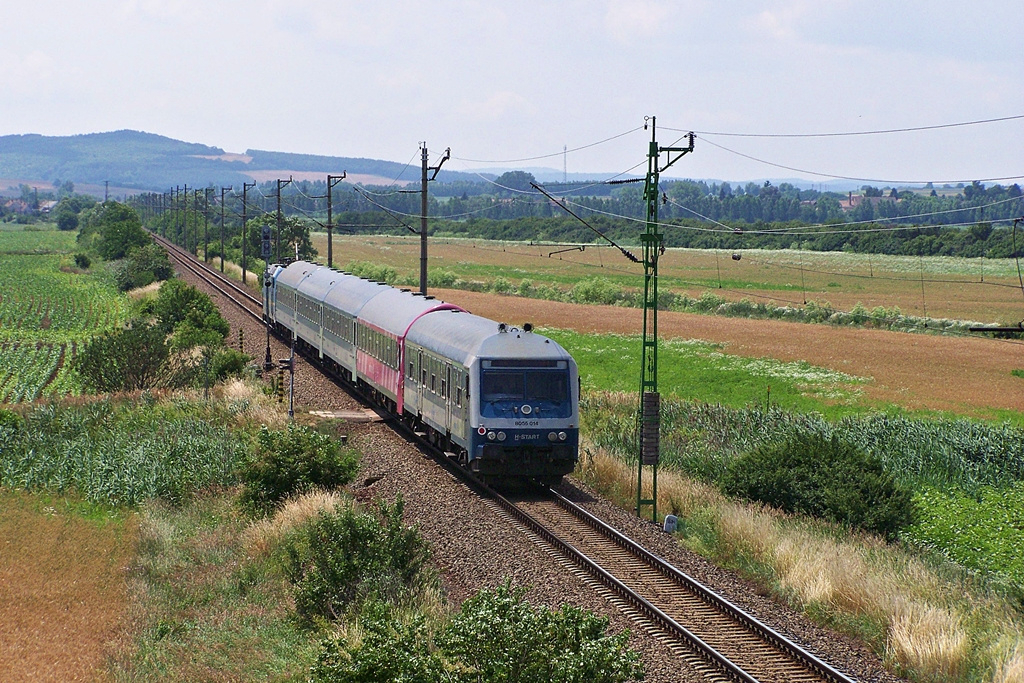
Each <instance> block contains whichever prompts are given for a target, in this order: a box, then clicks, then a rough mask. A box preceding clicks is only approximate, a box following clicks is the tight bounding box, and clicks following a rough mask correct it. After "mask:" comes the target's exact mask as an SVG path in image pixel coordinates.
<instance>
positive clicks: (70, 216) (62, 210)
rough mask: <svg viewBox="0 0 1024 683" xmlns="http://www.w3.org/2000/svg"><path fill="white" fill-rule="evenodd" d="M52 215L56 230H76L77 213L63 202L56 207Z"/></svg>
mask: <svg viewBox="0 0 1024 683" xmlns="http://www.w3.org/2000/svg"><path fill="white" fill-rule="evenodd" d="M53 215H54V219H55V220H56V221H57V229H58V230H65V231H71V230H77V229H78V213H77V212H76V211H75V210H74V209H72V208H71V207H70V206H68V205H66V204H64V203H63V202H61V203H60V204H58V205H57V210H56V211H54V212H53Z"/></svg>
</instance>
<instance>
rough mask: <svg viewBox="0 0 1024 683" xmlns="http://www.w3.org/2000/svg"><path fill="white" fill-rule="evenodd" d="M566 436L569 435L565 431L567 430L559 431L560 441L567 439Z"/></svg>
mask: <svg viewBox="0 0 1024 683" xmlns="http://www.w3.org/2000/svg"><path fill="white" fill-rule="evenodd" d="M566 436H567V435H566V433H565V432H558V440H559V441H565V439H566Z"/></svg>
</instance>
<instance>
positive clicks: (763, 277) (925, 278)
mask: <svg viewBox="0 0 1024 683" xmlns="http://www.w3.org/2000/svg"><path fill="white" fill-rule="evenodd" d="M313 245H314V246H315V247H316V248H317V250H318V251H319V253H320V257H319V258H320V260H321V261H323V262H326V254H327V236H326V234H323V233H314V234H313ZM567 248H568V247H566V246H557V245H531V244H525V243H519V242H507V243H505V242H488V241H483V240H467V239H455V238H445V237H436V238H433V239H432V240H431V242H430V263H431V270H432V271H438V272H442V271H444V272H449V273H451V274H453V275H454V276H456V277H458V278H459V279H462V280H465V281H477V282H481V283H493V282H494V281H495V280H496V279H498V278H504V279H506V280H508V281H509V282H510V283H511V284H512V286H513V288H516V287H518V286H519V285H520V284H521V283H522V281H524V280H528V281H529V282H530V283H531V284H532V285H533V286H534V287H538V286H542V285H550V286H554V287H561V288H563V289H568V288H571V286H572V285H573V284H575V283H576V282H579V281H580V280H581V279H586V278H594V277H600V278H603V279H606V280H607V281H609V282H610V283H612V284H614V285H617V286H619V287H623V288H627V289H638V288H641V287H642V286H643V284H642V283H643V280H642V278H643V269H642V267H641V266H639V265H636V264H632V263H630V262H629V261H627V260H626V259H625V258H624V257H623V256H622V255H621V254H620V253H619V252H618V251H616V250H614V249H611V248H608V247H601V246H597V245H593V246H591V245H588V246H586V248H585V249H584V250H583V251H580V250H578V249H572V250H570V251H565V249H567ZM634 251H635V252H636V253H639V252H638V251H637V250H634ZM556 252H561V253H556ZM733 253H734V252H727V251H720V250H693V249H669V250H667V251H666V252H665V254H664V256H663V257H662V258H661V260H660V262H659V274H660V280H659V282H660V284H659V287H660V288H661V289H663V290H666V291H672V292H676V293H678V294H687V295H689V296H691V297H699V296H700V295H701V294H702V293H703V292H706V291H712V292H714V293H715V294H717V295H720V296H722V297H724V298H725V299H727V300H732V301H739V300H742V299H748V300H750V301H751V302H753V303H766V304H772V305H776V306H791V307H801V306H804V305H805V304H806V303H808V302H811V301H813V302H816V303H817V304H825V303H828V304H831V306H832V307H833V308H835V309H836V310H840V311H851V310H853V308H854V307H855V306H856V305H857V304H861V305H862V306H863V307H865V308H867V309H869V310H871V309H874V308H876V307H879V306H882V307H885V308H887V309H893V308H899V309H900V311H902V312H903V313H904V314H906V315H914V316H920V317H930V318H937V319H943V318H949V319H956V320H967V321H977V322H981V323H992V322H1004V323H1016V322H1017V321H1018V320H1020V318H1021V317H1022V314H1021V303H1022V298H1021V292H1020V286H1019V283H1018V281H1017V270H1016V263H1015V262H1014V261H1013V260H1012V259H966V258H957V257H943V256H934V257H925V258H918V257H912V256H883V255H877V254H875V255H871V254H853V253H845V252H811V251H799V250H776V251H761V250H745V251H742V252H735V253H736V254H738V255H739V256H740V257H741V258H740V259H739V260H734V259H733ZM334 259H335V264H334V265H335V267H345V266H346V265H347V264H349V263H352V262H357V261H371V262H374V263H383V264H386V265H387V266H389V267H391V268H394V269H395V271H396V272H397V274H398V276H399V277H400V278H401V279H402V280H403V281H405V282H416V281H417V278H418V273H419V239H418V238H416V237H413V236H410V237H398V236H363V235H360V236H347V235H345V236H338V237H335V238H334Z"/></svg>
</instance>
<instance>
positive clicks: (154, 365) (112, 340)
mask: <svg viewBox="0 0 1024 683" xmlns="http://www.w3.org/2000/svg"><path fill="white" fill-rule="evenodd" d="M169 355H170V348H169V347H168V346H167V340H166V337H165V335H164V333H163V330H161V329H160V328H159V327H157V326H155V325H149V324H147V323H144V322H140V321H135V322H133V323H130V325H129V327H127V328H125V329H123V330H114V331H113V332H107V333H106V334H103V335H100V336H99V337H93V338H92V339H91V340H90V341H89V342H88V343H87V344H86V345H85V347H84V348H83V349H82V350H81V351H79V352H78V355H76V356H75V359H74V361H72V362H73V365H74V368H75V370H76V371H77V372H78V374H79V375H80V376H81V378H82V383H83V384H84V386H85V388H86V389H89V390H91V391H94V392H107V391H134V390H138V389H148V388H150V387H153V386H156V385H157V384H158V382H160V380H161V379H163V378H164V376H165V372H166V362H167V359H168V357H169Z"/></svg>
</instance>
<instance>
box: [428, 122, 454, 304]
mask: <svg viewBox="0 0 1024 683" xmlns="http://www.w3.org/2000/svg"><path fill="white" fill-rule="evenodd" d="M451 151H452V150H451V147H449V148H448V149H446V150H445V151H444V156H443V157H441V161H439V162H438V163H437V166H428V165H427V164H428V160H429V155H428V154H427V143H426V142H424V143H423V154H422V161H423V173H422V175H421V176H420V178H421V187H420V293H422V294H424V295H426V293H427V182H428V181H430V180H433V179H434V178H436V177H437V172H438V171H440V170H441V166H443V165H444V162H446V161H448V158H449V157H450V156H451ZM427 171H433V172H434V174H433V175H431V176H430V177H429V178H428V177H427Z"/></svg>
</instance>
